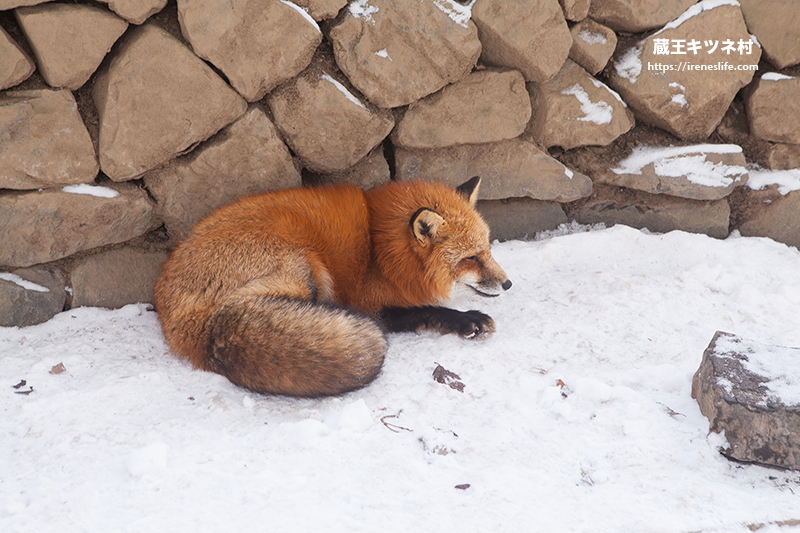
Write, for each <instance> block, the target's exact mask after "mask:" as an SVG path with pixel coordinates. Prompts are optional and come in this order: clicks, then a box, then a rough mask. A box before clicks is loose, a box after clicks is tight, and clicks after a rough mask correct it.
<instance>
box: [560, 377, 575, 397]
mask: <svg viewBox="0 0 800 533" xmlns="http://www.w3.org/2000/svg"><path fill="white" fill-rule="evenodd" d="M556 385H557V386H558V387H560V388H561V396H563V397H564V398H566V397H568V396H569V395H570V394H572V391H571V390H569V387H567V384H566V383H564V382H563V381H562V380H560V379H559V380H557V381H556Z"/></svg>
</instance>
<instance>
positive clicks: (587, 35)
mask: <svg viewBox="0 0 800 533" xmlns="http://www.w3.org/2000/svg"><path fill="white" fill-rule="evenodd" d="M578 37H580V38H581V40H582V41H583V42H585V43H587V44H606V43H607V42H608V39H606V36H605V35H603V34H602V33H594V32H591V31H589V30H581V31H579V32H578Z"/></svg>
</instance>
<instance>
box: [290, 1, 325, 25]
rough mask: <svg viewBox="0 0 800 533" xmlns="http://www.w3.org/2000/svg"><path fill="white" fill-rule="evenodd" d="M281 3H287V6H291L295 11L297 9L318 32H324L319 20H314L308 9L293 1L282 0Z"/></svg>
mask: <svg viewBox="0 0 800 533" xmlns="http://www.w3.org/2000/svg"><path fill="white" fill-rule="evenodd" d="M281 4H286V5H287V6H289V7H291V8H292V9H294V10H295V11H297V12H298V13H300V14H301V15H303V18H304V19H306V22H308V23H309V24H311V25H312V26H314V28H315V29H316V30H317V32H319V33H322V30H321V29H320V28H319V24H317V21H316V20H314V19H313V18H312V17H311V15H309V14H308V11H306V10H305V9H303V8H302V7H300V6H298V5H297V4H294V3H292V2H288V1H287V0H281Z"/></svg>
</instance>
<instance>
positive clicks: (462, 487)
mask: <svg viewBox="0 0 800 533" xmlns="http://www.w3.org/2000/svg"><path fill="white" fill-rule="evenodd" d="M456 488H457V489H458V490H467V489H468V488H469V483H463V484H461V485H456Z"/></svg>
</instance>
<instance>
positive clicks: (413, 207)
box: [154, 176, 512, 397]
mask: <svg viewBox="0 0 800 533" xmlns="http://www.w3.org/2000/svg"><path fill="white" fill-rule="evenodd" d="M479 187H480V177H477V176H476V177H474V178H472V179H470V180H468V181H467V182H466V183H464V184H462V185H460V186H459V187H455V188H453V187H451V186H448V185H445V184H443V183H439V182H433V181H422V180H420V181H389V182H387V183H385V184H383V185H379V186H377V187H374V188H372V189H369V190H368V191H362V190H361V189H360V188H358V187H356V186H353V185H328V186H319V187H297V188H291V189H283V190H277V191H271V192H266V193H263V194H259V195H255V196H247V197H244V198H241V199H239V200H237V201H236V202H234V203H232V204H230V205H227V206H224V207H221V208H219V209H217V210H216V211H214V212H212V213H211V214H210V215H209V216H208V217H206V218H205V219H203V220H201V221H200V222H199V223H197V225H196V226H195V227H194V228H193V229H192V232H191V233H190V235H189V236H188V237H187V238H186V239H184V240H183V241H182V242H180V243H179V244H178V245H177V246H176V247H175V248H174V249H173V250H172V252H171V253H170V255H169V257H168V258H167V260H166V261H165V263H164V264H163V266H162V269H161V272H160V274H159V276H158V278H157V280H156V283H155V286H154V307H155V310H156V312H157V315H158V317H159V320H160V323H161V328H162V330H163V333H164V336H165V338H166V340H167V342H168V345H169V349H170V351H171V352H173V353H174V354H175V355H177V356H179V357H182V358H185V359H187V360H188V361H190V362H191V364H192V365H193V366H194V367H195V368H199V369H202V370H206V371H210V372H216V373H218V374H221V375H223V376H225V377H226V378H227V379H228V380H230V381H231V382H232V383H234V384H236V385H238V386H240V387H243V388H245V389H248V390H250V391H253V392H256V393H261V394H273V395H284V396H296V397H321V396H332V395H340V394H343V393H346V392H349V391H353V390H356V389H358V388H361V387H364V386H366V385H367V384H369V383H370V382H372V381H373V380H374V379H375V377H376V376H377V375H378V374H379V372H380V370H381V368H382V365H383V362H384V358H385V355H386V352H387V347H388V342H387V333H397V332H414V331H423V330H428V331H434V332H438V333H441V334H450V333H454V334H457V335H459V336H461V337H463V338H467V339H477V338H482V337H486V336H488V335H490V334H491V333H493V332H494V331H495V324H494V321H493V320H492V318H491V317H490V316H488V315H486V314H484V313H482V312H480V311H476V310H473V311H458V310H455V309H450V308H447V307H444V306H443V304H444V303H445V302H446V301H447V300H448V299H449V298H450V296H451V293H452V291H453V289H454V288H455V287H456V286H457V285H462V286H465V287H468V288H470V289H472V291H474V292H475V293H477V294H478V295H481V296H485V297H494V296H498V295H499V294H501V292H502V291H506V290H508V289H509V288H510V287H511V285H512V283H511V281H510V280H509V279H508V276H507V275H506V273H505V272H504V271H503V269H502V268H501V267H500V266H499V265H498V264H497V262H496V261H495V260H494V258H493V257H492V255H491V250H490V240H489V235H490V232H489V226H488V225H487V224H486V222H485V221H484V219H483V218H482V217H481V216H480V214H479V213H478V212H477V210H476V208H475V206H476V201H477V196H478V190H479Z"/></svg>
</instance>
